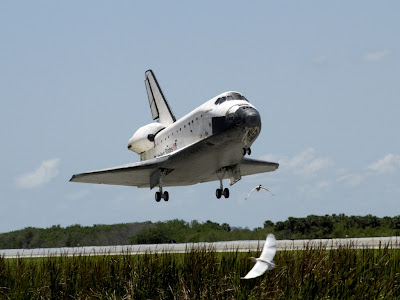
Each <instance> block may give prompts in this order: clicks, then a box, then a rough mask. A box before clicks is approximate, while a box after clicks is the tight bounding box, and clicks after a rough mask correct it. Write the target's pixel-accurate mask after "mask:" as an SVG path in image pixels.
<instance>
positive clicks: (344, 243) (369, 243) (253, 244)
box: [0, 236, 400, 258]
mask: <svg viewBox="0 0 400 300" xmlns="http://www.w3.org/2000/svg"><path fill="white" fill-rule="evenodd" d="M264 242H265V240H251V241H250V240H249V241H230V242H215V243H186V244H151V245H121V246H95V247H70V248H67V247H66V248H40V249H7V250H0V256H3V257H4V258H17V257H21V258H22V257H25V258H28V257H50V256H74V255H122V254H130V255H135V254H145V253H185V252H188V251H191V250H199V249H200V250H201V249H207V250H213V251H217V252H235V251H239V252H248V251H257V250H261V249H262V247H263V245H264ZM276 247H277V251H284V250H286V251H291V250H305V249H309V248H310V247H312V248H314V249H315V248H324V249H327V250H329V249H337V248H339V247H344V248H351V249H366V248H367V249H378V248H380V247H381V248H384V247H388V248H390V249H399V248H400V237H399V236H392V237H368V238H345V239H314V240H277V241H276Z"/></svg>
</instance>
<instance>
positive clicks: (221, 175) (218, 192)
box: [215, 168, 229, 199]
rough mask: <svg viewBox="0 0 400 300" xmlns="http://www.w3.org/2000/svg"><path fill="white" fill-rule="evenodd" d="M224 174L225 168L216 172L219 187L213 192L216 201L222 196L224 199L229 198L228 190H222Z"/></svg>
mask: <svg viewBox="0 0 400 300" xmlns="http://www.w3.org/2000/svg"><path fill="white" fill-rule="evenodd" d="M225 172H226V169H225V168H222V169H221V170H219V171H217V176H218V179H219V186H220V188H219V189H217V190H216V191H215V196H216V197H217V199H220V198H221V196H222V195H224V197H225V198H229V189H227V188H225V189H224V186H223V184H222V180H223V179H224V176H225Z"/></svg>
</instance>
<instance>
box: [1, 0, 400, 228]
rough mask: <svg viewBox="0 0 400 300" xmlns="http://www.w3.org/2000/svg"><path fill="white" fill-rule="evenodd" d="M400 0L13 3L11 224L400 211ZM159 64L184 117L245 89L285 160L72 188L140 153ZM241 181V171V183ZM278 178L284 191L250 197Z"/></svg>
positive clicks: (250, 222) (274, 156) (6, 68)
mask: <svg viewBox="0 0 400 300" xmlns="http://www.w3.org/2000/svg"><path fill="white" fill-rule="evenodd" d="M399 9H400V4H399V2H397V1H385V2H376V1H353V2H348V1H335V2H329V3H328V2H321V1H308V2H306V3H304V2H302V3H300V2H294V1H292V2H282V1H279V2H272V1H255V2H252V3H251V4H248V3H245V2H243V1H218V2H215V1H212V2H211V1H201V2H196V3H188V2H179V1H176V2H175V1H172V2H168V3H167V2H151V3H145V2H143V1H141V2H134V1H119V2H112V3H111V2H107V1H85V2H82V1H68V2H63V3H62V2H51V1H35V2H32V1H18V2H15V1H3V2H1V3H0V38H1V43H0V99H1V110H0V130H1V137H2V142H1V146H2V147H1V156H0V159H1V171H0V176H1V177H0V203H1V209H0V232H7V231H11V230H16V229H21V228H24V227H27V226H36V227H49V226H52V225H55V224H60V225H62V226H68V225H72V224H82V225H92V224H113V223H123V222H137V221H147V220H151V221H160V220H169V219H175V218H178V219H184V220H186V221H191V220H198V221H206V220H213V221H216V222H220V223H222V222H227V223H229V224H230V225H232V226H241V227H246V226H247V227H249V228H254V227H258V226H262V225H263V222H264V221H265V220H272V221H274V222H276V221H280V220H285V219H286V218H287V217H289V216H295V217H305V216H307V215H309V214H319V215H321V214H333V213H345V214H348V215H365V214H373V215H377V216H394V215H399V214H400V209H399V207H400V205H399V203H400V138H399V136H400V135H399V133H398V130H399V128H400V121H399V117H398V115H399V112H400V101H399V100H400V99H399V96H400V84H399V78H400V63H399V62H400V61H399V53H400V52H399V49H400V39H399V36H400V19H399V18H398V12H399ZM147 69H152V70H153V71H154V72H155V74H156V76H157V78H158V81H159V83H160V85H161V87H162V88H163V91H164V94H165V95H166V97H167V98H168V100H169V103H170V105H171V107H172V110H173V111H174V113H175V115H176V117H177V118H179V117H182V116H183V115H185V114H186V113H188V112H190V111H191V110H192V109H194V108H195V107H197V106H199V105H200V104H202V103H203V102H205V101H206V100H208V99H210V98H212V97H214V96H216V95H217V94H219V93H221V92H224V91H228V90H236V91H240V92H242V93H243V94H244V95H245V96H246V97H247V98H248V99H249V100H250V101H251V102H252V103H253V104H254V105H255V106H256V107H257V108H258V110H259V111H260V114H261V117H262V122H263V127H262V131H261V134H260V136H259V138H258V140H257V141H256V142H255V144H254V145H253V147H252V157H253V158H260V159H268V160H272V161H276V162H279V163H280V168H279V170H278V171H276V172H273V173H266V174H261V175H256V176H249V177H243V178H242V180H241V181H239V182H238V183H236V184H235V185H234V186H232V187H231V188H230V191H231V197H230V198H229V199H224V198H222V199H216V198H215V195H214V194H215V189H216V188H217V187H218V182H213V183H207V184H198V185H194V186H189V187H177V188H169V189H168V191H169V193H170V201H169V202H168V203H164V202H161V203H156V202H155V201H154V192H153V191H150V190H148V189H137V188H134V187H133V188H132V187H116V186H99V185H89V184H79V183H69V182H68V180H69V179H70V177H71V175H72V174H74V173H80V172H83V171H88V170H93V169H99V168H105V167H112V166H116V165H121V164H125V163H129V162H135V161H138V160H139V157H138V156H137V155H135V154H134V153H132V152H130V151H128V150H127V149H126V145H127V142H128V140H129V138H130V137H131V136H132V134H133V133H134V132H135V131H136V129H138V128H139V127H141V126H143V125H145V124H148V123H150V122H151V121H152V120H151V114H150V109H149V107H148V102H147V96H146V91H145V86H144V72H145V71H146V70H147ZM225 184H226V185H228V182H227V181H226V182H225ZM258 184H263V185H265V186H267V187H268V188H269V189H270V190H271V191H273V192H274V194H276V196H275V197H273V196H271V195H269V194H267V193H263V192H261V191H260V192H259V193H253V194H252V196H251V197H250V198H249V199H248V200H246V201H244V199H245V197H246V196H247V194H248V192H249V191H250V190H251V189H252V188H253V187H254V186H256V185H258Z"/></svg>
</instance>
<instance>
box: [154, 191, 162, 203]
mask: <svg viewBox="0 0 400 300" xmlns="http://www.w3.org/2000/svg"><path fill="white" fill-rule="evenodd" d="M155 198H156V201H157V202H160V200H161V193H160V192H156V195H155Z"/></svg>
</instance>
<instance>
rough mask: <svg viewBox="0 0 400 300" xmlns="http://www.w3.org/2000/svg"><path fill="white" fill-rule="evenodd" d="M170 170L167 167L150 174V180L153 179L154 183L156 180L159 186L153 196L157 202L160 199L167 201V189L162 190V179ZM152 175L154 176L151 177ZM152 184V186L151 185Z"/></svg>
mask: <svg viewBox="0 0 400 300" xmlns="http://www.w3.org/2000/svg"><path fill="white" fill-rule="evenodd" d="M169 172H170V171H169V170H167V169H160V170H158V171H157V172H155V173H154V174H152V178H151V180H154V185H153V186H156V185H157V183H156V182H157V181H158V187H159V191H158V192H156V193H155V196H154V198H155V199H156V201H157V202H160V201H161V199H164V201H168V200H169V194H168V192H167V191H165V192H163V188H162V186H163V179H164V177H165V176H166V175H167V174H168V173H169ZM153 175H154V177H153ZM153 186H152V187H153Z"/></svg>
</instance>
